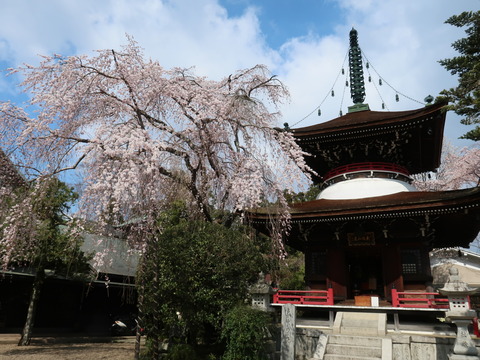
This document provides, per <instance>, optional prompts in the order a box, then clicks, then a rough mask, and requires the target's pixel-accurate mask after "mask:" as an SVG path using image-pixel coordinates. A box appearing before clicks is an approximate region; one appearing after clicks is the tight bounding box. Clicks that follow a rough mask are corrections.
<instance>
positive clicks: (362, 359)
mask: <svg viewBox="0 0 480 360" xmlns="http://www.w3.org/2000/svg"><path fill="white" fill-rule="evenodd" d="M380 359H381V358H378V357H368V356H351V355H336V354H326V355H325V356H324V358H323V360H380Z"/></svg>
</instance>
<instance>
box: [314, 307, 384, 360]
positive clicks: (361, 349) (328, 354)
mask: <svg viewBox="0 0 480 360" xmlns="http://www.w3.org/2000/svg"><path fill="white" fill-rule="evenodd" d="M386 326H387V319H386V315H385V314H372V313H354V312H352V313H347V312H345V313H342V312H339V313H337V316H336V318H335V323H334V326H333V334H330V335H327V334H322V335H320V338H319V339H318V344H317V348H316V351H315V353H314V355H313V358H312V359H311V360H391V359H392V340H391V339H390V338H386V337H385V336H386V333H387V329H386Z"/></svg>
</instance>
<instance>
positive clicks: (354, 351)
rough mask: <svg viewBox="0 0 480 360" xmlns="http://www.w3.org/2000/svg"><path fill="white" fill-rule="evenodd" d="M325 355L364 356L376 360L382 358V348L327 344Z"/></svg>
mask: <svg viewBox="0 0 480 360" xmlns="http://www.w3.org/2000/svg"><path fill="white" fill-rule="evenodd" d="M325 353H326V354H332V355H349V356H363V357H371V358H376V359H381V358H382V348H381V347H367V346H355V345H343V344H327V348H326V352H325Z"/></svg>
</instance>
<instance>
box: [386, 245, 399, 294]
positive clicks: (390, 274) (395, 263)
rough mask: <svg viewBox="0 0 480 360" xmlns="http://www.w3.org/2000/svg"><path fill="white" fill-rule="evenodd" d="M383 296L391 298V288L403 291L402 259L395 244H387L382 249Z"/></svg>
mask: <svg viewBox="0 0 480 360" xmlns="http://www.w3.org/2000/svg"><path fill="white" fill-rule="evenodd" d="M382 260H383V266H382V267H383V278H384V281H385V297H386V298H387V299H391V297H392V289H396V290H398V291H403V289H404V288H403V276H402V259H401V254H400V248H399V247H398V246H397V245H387V246H385V247H384V248H383V250H382Z"/></svg>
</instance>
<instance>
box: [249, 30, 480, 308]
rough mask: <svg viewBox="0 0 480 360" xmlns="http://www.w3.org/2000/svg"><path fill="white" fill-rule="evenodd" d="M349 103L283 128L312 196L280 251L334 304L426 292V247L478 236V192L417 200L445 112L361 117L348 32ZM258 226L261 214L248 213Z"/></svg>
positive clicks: (436, 152)
mask: <svg viewBox="0 0 480 360" xmlns="http://www.w3.org/2000/svg"><path fill="white" fill-rule="evenodd" d="M349 65H350V91H351V96H352V99H353V102H354V105H353V106H351V107H350V108H349V112H348V113H347V114H346V115H344V116H341V117H339V118H336V119H333V120H331V121H327V122H324V123H320V124H317V125H313V126H309V127H304V128H297V129H293V130H292V131H293V134H294V136H295V138H296V139H297V142H298V144H299V145H300V146H301V148H302V149H303V150H305V151H306V152H308V153H310V154H311V155H312V156H309V157H307V158H306V161H307V163H308V164H309V165H310V166H311V168H312V169H313V170H315V171H316V173H317V174H318V176H317V177H316V178H315V179H314V180H315V182H317V183H318V184H321V186H322V191H321V193H320V194H319V196H318V197H317V199H316V200H314V201H309V202H303V203H298V204H295V205H293V206H292V207H291V216H292V231H291V232H290V234H289V236H288V239H287V244H289V245H290V246H292V247H293V248H295V249H300V250H301V251H303V252H304V253H305V258H306V280H307V284H308V286H309V287H310V288H311V289H328V288H333V290H334V294H335V298H336V299H337V300H338V299H349V298H353V297H354V295H359V294H377V295H379V296H380V297H382V298H385V299H390V298H391V290H392V289H397V290H399V291H408V290H423V291H425V290H427V289H428V287H429V286H430V285H431V280H432V278H431V272H430V262H429V256H428V253H429V251H430V250H432V248H438V247H451V246H452V247H453V246H468V244H469V243H470V242H471V241H472V240H473V239H474V238H475V237H476V236H477V234H478V232H479V231H480V188H473V189H464V190H455V191H442V192H422V191H417V190H416V189H415V187H414V186H412V178H411V175H412V174H418V173H423V172H429V171H434V170H435V169H437V168H438V167H439V165H440V156H441V149H442V139H443V129H444V123H445V115H446V112H445V110H444V105H445V104H433V105H427V106H425V107H423V108H420V109H416V110H410V111H398V112H387V111H382V112H378V111H370V109H369V107H368V105H366V104H364V103H363V102H364V99H365V88H364V79H363V70H362V69H363V65H362V57H361V53H360V48H359V47H358V42H357V32H356V30H354V29H352V31H351V32H350V50H349ZM252 220H253V222H254V223H256V224H257V225H259V226H261V223H262V222H266V221H268V216H267V215H263V214H262V212H261V211H258V212H256V213H255V214H252Z"/></svg>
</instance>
